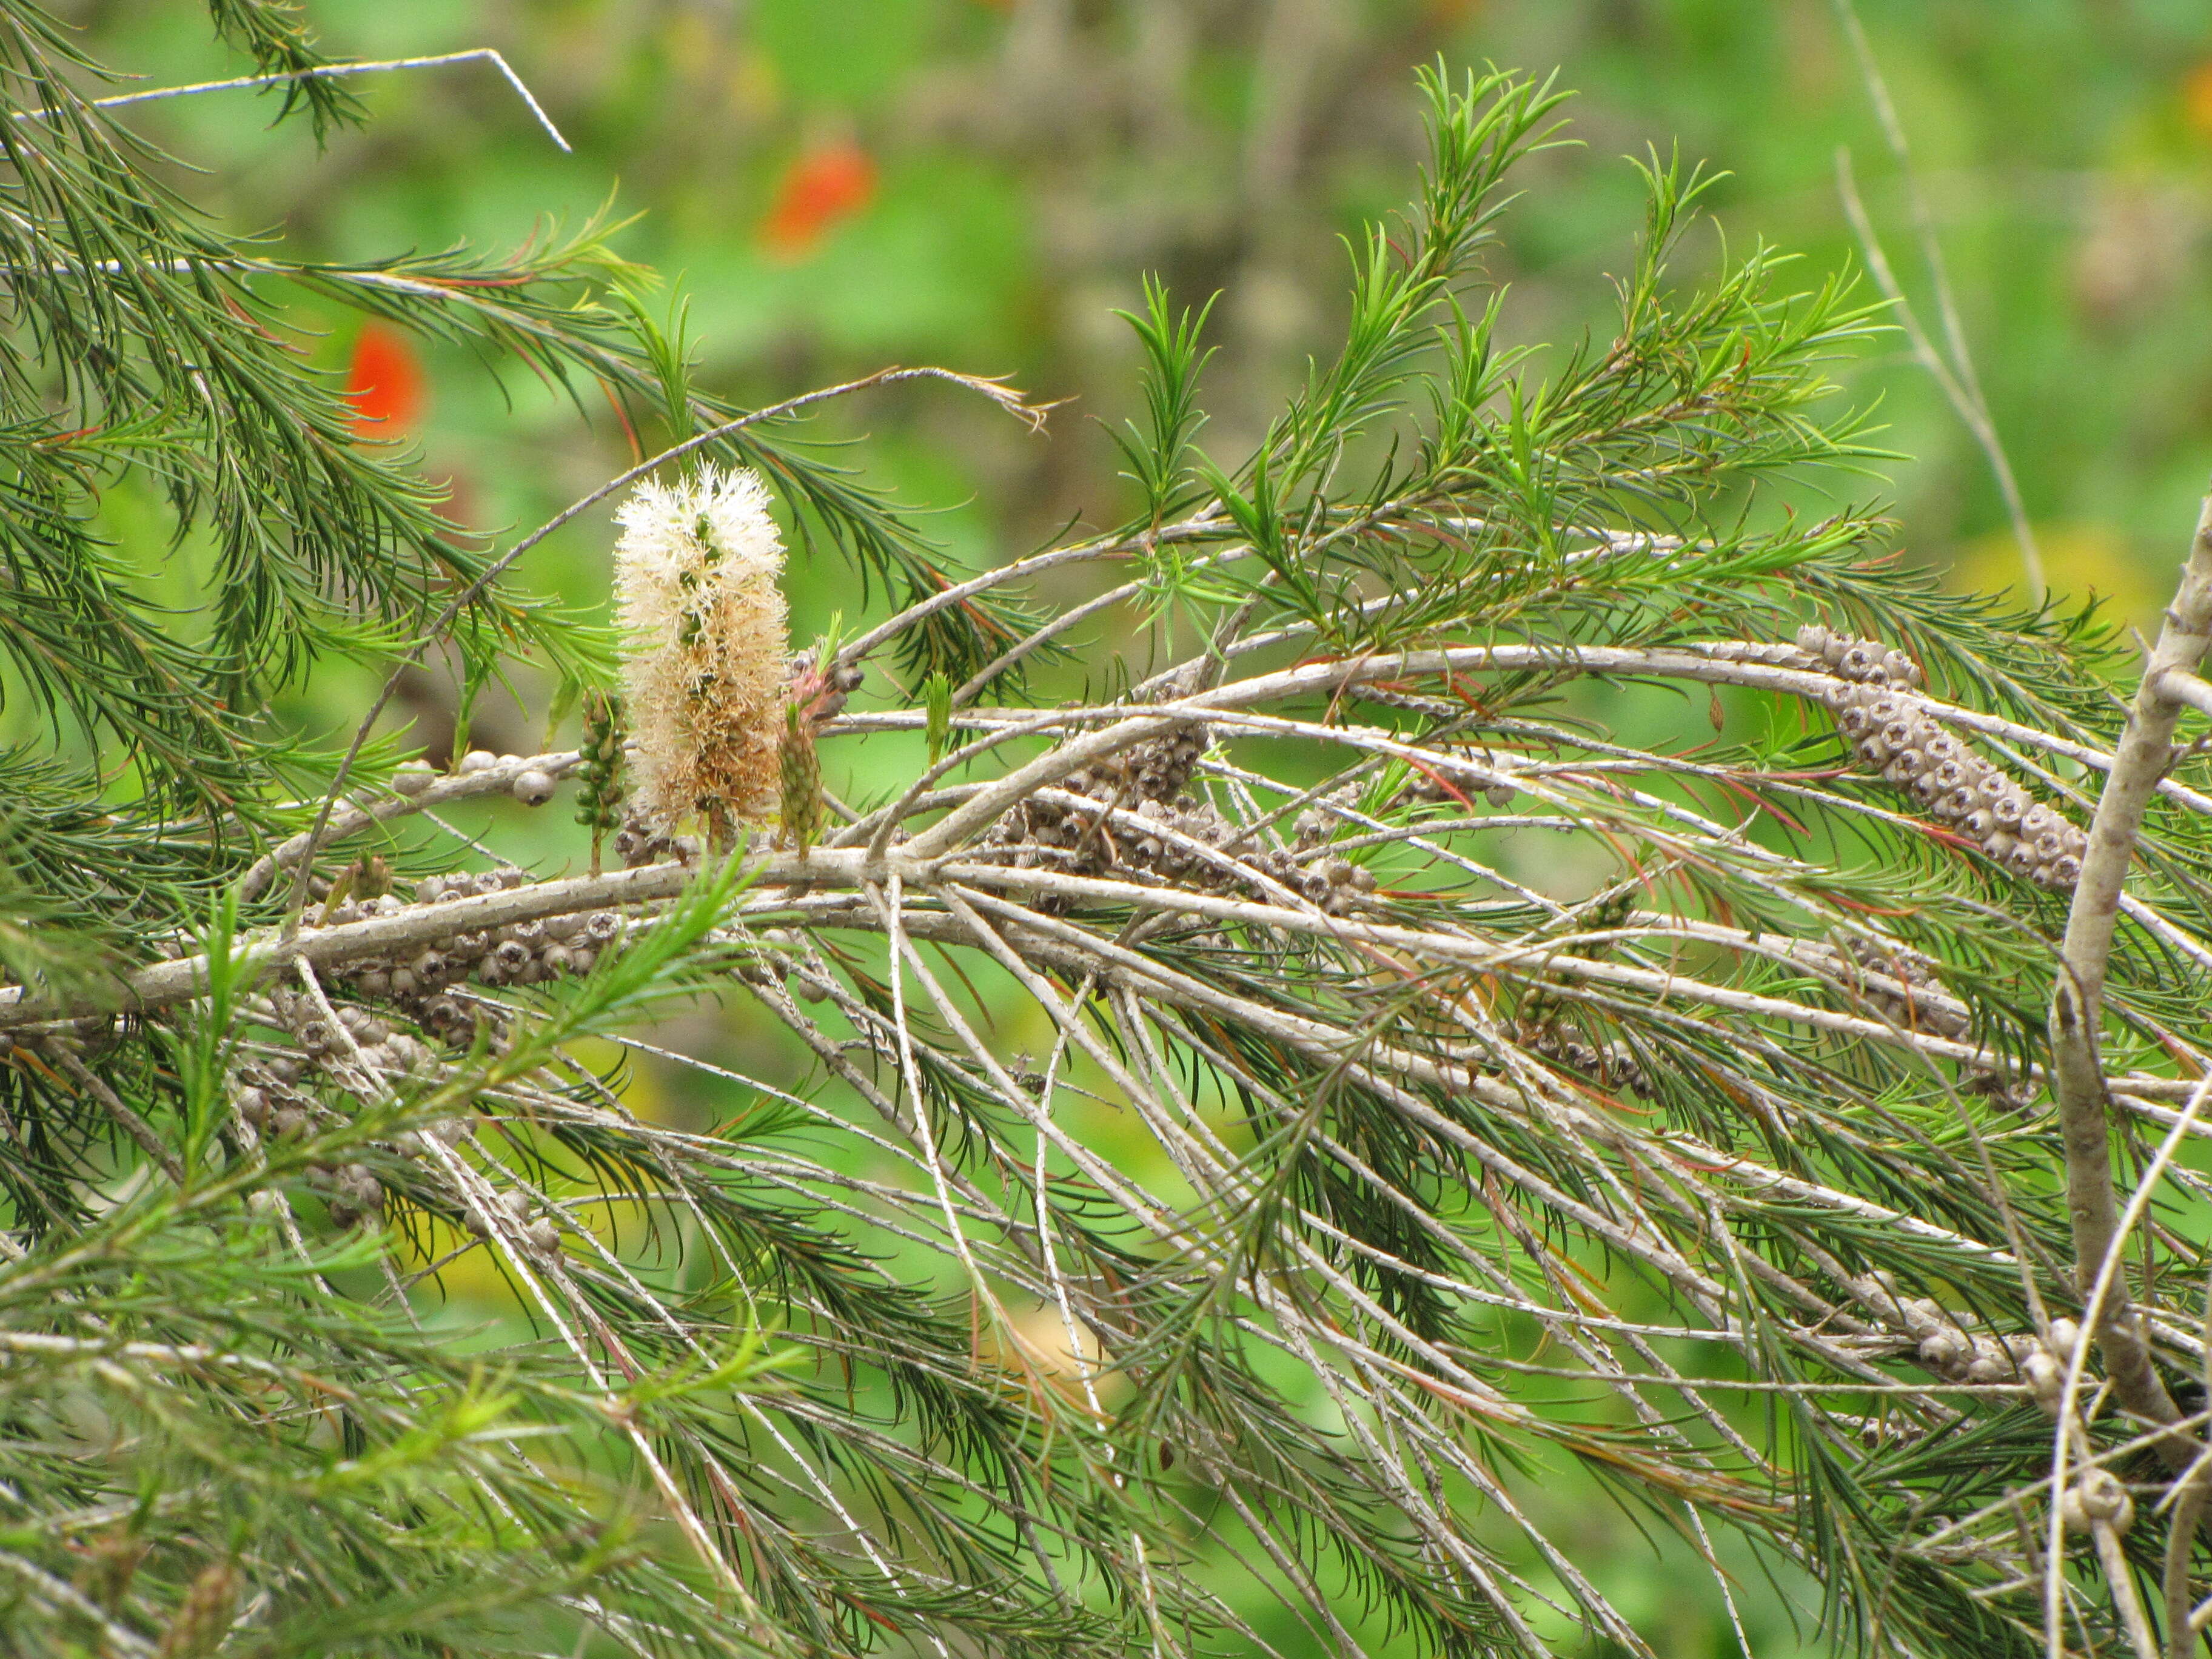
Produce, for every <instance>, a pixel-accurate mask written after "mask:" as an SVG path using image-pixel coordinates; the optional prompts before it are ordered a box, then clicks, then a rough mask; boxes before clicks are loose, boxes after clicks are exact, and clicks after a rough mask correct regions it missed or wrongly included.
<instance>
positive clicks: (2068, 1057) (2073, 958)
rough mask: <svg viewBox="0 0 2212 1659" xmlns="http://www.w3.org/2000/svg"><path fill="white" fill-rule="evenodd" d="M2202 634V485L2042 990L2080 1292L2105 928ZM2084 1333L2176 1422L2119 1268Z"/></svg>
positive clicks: (2107, 1220) (2206, 537)
mask: <svg viewBox="0 0 2212 1659" xmlns="http://www.w3.org/2000/svg"><path fill="white" fill-rule="evenodd" d="M2208 635H2212V495H2208V496H2207V497H2206V498H2205V502H2204V507H2203V511H2202V512H2201V513H2199V515H2198V517H2197V533H2196V535H2195V537H2194V538H2193V539H2192V541H2191V546H2190V553H2189V561H2188V562H2187V564H2185V566H2184V567H2183V568H2182V577H2181V586H2180V588H2179V592H2176V594H2175V595H2174V599H2173V604H2172V606H2171V607H2170V608H2169V609H2168V610H2167V611H2166V621H2165V623H2164V625H2163V626H2162V627H2161V628H2160V630H2159V637H2158V643H2157V644H2156V646H2154V647H2153V648H2152V651H2151V655H2150V660H2149V662H2148V664H2147V665H2145V667H2144V669H2143V675H2142V684H2140V685H2139V686H2138V687H2137V688H2136V696H2135V702H2134V703H2133V704H2132V705H2131V706H2130V708H2129V710H2128V721H2127V726H2126V728H2125V730H2124V731H2123V732H2122V733H2121V735H2120V741H2119V744H2118V747H2117V749H2116V750H2114V753H2113V757H2112V769H2111V771H2110V773H2109V774H2108V775H2107V776H2106V781H2105V787H2104V790H2103V792H2102V793H2100V795H2099V797H2098V799H2097V811H2096V816H2095V817H2094V818H2093V820H2092V822H2091V823H2090V826H2089V843H2088V850H2087V853H2086V854H2084V856H2083V858H2082V862H2081V879H2080V882H2079V884H2077V885H2076V886H2075V890H2074V902H2073V907H2072V908H2071V909H2070V910H2069V912H2068V915H2067V919H2066V938H2065V943H2064V945H2063V949H2062V954H2061V960H2060V973H2059V977H2058V983H2057V988H2056V991H2055V992H2054V994H2053V996H2052V999H2051V1066H2052V1072H2053V1075H2054V1081H2055V1084H2056V1090H2055V1092H2056V1094H2057V1101H2058V1117H2059V1129H2060V1133H2061V1136H2062V1138H2063V1143H2064V1146H2065V1158H2066V1207H2067V1214H2068V1218H2069V1222H2070V1223H2071V1225H2072V1229H2073V1234H2074V1249H2075V1258H2074V1274H2075V1283H2076V1285H2077V1287H2078V1288H2080V1289H2081V1291H2082V1292H2083V1293H2084V1294H2087V1291H2088V1288H2089V1286H2091V1285H2093V1284H2094V1283H2095V1282H2096V1281H2097V1279H2098V1277H2099V1274H2100V1271H2101V1270H2102V1269H2103V1267H2104V1265H2105V1262H2106V1258H2107V1256H2109V1255H2111V1253H2112V1251H2113V1250H2115V1249H2118V1248H2119V1246H2120V1243H2121V1240H2120V1235H2119V1206H2118V1197H2117V1194H2116V1193H2115V1191H2114V1187H2113V1182H2112V1145H2111V1135H2110V1130H2109V1127H2108V1124H2107V1121H2106V1118H2107V1098H2106V1097H2107V1092H2108V1090H2107V1085H2106V1078H2105V1069H2104V1060H2103V1055H2102V1036H2101V1027H2102V1024H2103V1021H2104V1014H2105V985H2106V973H2107V970H2108V969H2109V967H2110V964H2111V961H2112V939H2113V934H2114V932H2115V930H2116V929H2117V927H2118V923H2119V916H2120V908H2121V898H2122V896H2123V893H2124V890H2125V887H2126V884H2127V878H2128V872H2129V870H2130V866H2132V865H2133V864H2134V862H2135V854H2136V844H2137V842H2138V841H2139V840H2140V838H2141V836H2142V825H2143V815H2144V813H2145V811H2147V810H2148V807H2149V805H2150V801H2151V798H2152V796H2153V795H2154V793H2156V792H2157V790H2158V787H2159V786H2160V783H2161V782H2162V781H2164V780H2165V778H2166V773H2167V771H2168V770H2169V769H2171V768H2172V764H2173V759H2174V749H2173V738H2174V732H2175V730H2176V728H2177V727H2178V726H2179V724H2180V720H2181V714H2182V710H2183V708H2185V706H2187V705H2186V703H2185V700H2184V699H2183V698H2182V697H2181V696H2177V695H2176V689H2177V687H2179V686H2180V685H2182V684H2185V683H2186V682H2187V681H2188V680H2189V679H2190V678H2191V677H2193V675H2194V673H2195V671H2196V668H2197V665H2198V664H2199V663H2200V662H2202V661H2203V658H2204V651H2205V646H2206V642H2207V638H2208ZM2096 1335H2097V1340H2098V1342H2099V1345H2100V1347H2101V1349H2102V1350H2103V1352H2104V1356H2105V1363H2106V1369H2107V1371H2108V1372H2109V1374H2110V1376H2111V1377H2112V1386H2113V1389H2114V1392H2115V1394H2116V1395H2117V1396H2118V1401H2119V1403H2120V1404H2121V1405H2122V1406H2123V1407H2124V1408H2125V1409H2126V1410H2128V1411H2129V1412H2130V1413H2133V1414H2134V1415H2135V1416H2136V1417H2137V1418H2139V1419H2142V1420H2143V1421H2145V1422H2148V1423H2152V1424H2172V1423H2174V1422H2177V1421H2178V1420H2179V1418H2180V1416H2181V1413H2180V1411H2179V1408H2178V1407H2176V1406H2175V1405H2174V1402H2173V1399H2172V1395H2169V1394H2168V1393H2167V1392H2166V1385H2165V1383H2162V1382H2161V1381H2160V1378H2159V1376H2158V1373H2157V1371H2156V1370H2155V1369H2154V1367H2153V1366H2152V1364H2151V1358H2150V1347H2149V1344H2148V1341H2147V1340H2146V1339H2145V1337H2144V1334H2143V1332H2142V1327H2141V1324H2140V1322H2139V1321H2138V1318H2137V1316H2136V1311H2135V1309H2134V1307H2133V1305H2132V1303H2131V1301H2130V1297H2129V1296H2128V1294H2127V1291H2126V1287H2125V1285H2124V1278H2123V1276H2122V1275H2120V1274H2117V1273H2116V1274H2114V1275H2112V1288H2111V1290H2110V1291H2109V1292H2108V1293H2107V1295H2106V1298H2105V1301H2104V1304H2103V1309H2102V1316H2101V1317H2100V1319H2099V1321H2098V1324H2097V1329H2096ZM2159 1449H2160V1455H2161V1456H2162V1457H2163V1458H2164V1459H2165V1460H2166V1462H2167V1463H2168V1464H2169V1465H2170V1466H2171V1467H2172V1468H2177V1469H2180V1468H2187V1467H2189V1465H2190V1464H2191V1462H2193V1461H2194V1459H2195V1456H2196V1454H2197V1447H2196V1443H2195V1440H2194V1437H2191V1436H2187V1435H2183V1434H2173V1435H2169V1436H2166V1437H2163V1438H2161V1439H2160V1442H2159Z"/></svg>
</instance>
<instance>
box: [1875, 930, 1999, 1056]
mask: <svg viewBox="0 0 2212 1659" xmlns="http://www.w3.org/2000/svg"><path fill="white" fill-rule="evenodd" d="M1869 975H1881V978H1882V979H1883V980H1886V981H1890V983H1889V984H1882V983H1879V982H1876V981H1874V980H1872V979H1870V978H1869ZM1844 976H1845V979H1846V980H1847V981H1848V982H1850V986H1851V988H1852V990H1853V991H1855V992H1856V993H1857V994H1858V996H1859V997H1860V998H1861V1000H1863V1001H1864V1002H1865V1003H1866V1005H1867V1006H1869V1008H1871V1009H1873V1010H1874V1011H1875V1012H1876V1013H1878V1014H1880V1015H1881V1016H1882V1018H1885V1019H1887V1020H1889V1021H1890V1022H1891V1023H1892V1024H1896V1025H1899V1026H1902V1027H1904V1028H1905V1029H1906V1030H1914V1031H1929V1032H1933V1033H1934V1034H1935V1035H1936V1036H1943V1037H1954V1038H1957V1037H1963V1036H1966V1034H1967V1032H1968V1031H1969V1030H1972V1027H1973V1023H1974V1022H1973V1018H1972V1015H1971V1014H1970V1013H1969V1012H1967V1010H1966V1006H1965V1005H1964V1004H1963V1003H1960V1002H1958V1001H1956V1000H1954V999H1953V998H1951V997H1950V996H1948V994H1944V989H1943V984H1942V981H1941V980H1939V979H1938V978H1937V977H1936V975H1935V973H1934V972H1933V970H1932V969H1931V967H1930V965H1929V964H1928V963H1923V962H1919V961H1916V960H1915V959H1913V958H1912V957H1909V956H1906V955H1905V954H1904V953H1903V952H1902V951H1885V950H1883V949H1882V948H1881V946H1879V945H1874V944H1871V943H1869V942H1868V941H1867V940H1865V939H1850V940H1849V941H1847V942H1846V944H1845V945H1844Z"/></svg>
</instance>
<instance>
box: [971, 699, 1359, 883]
mask: <svg viewBox="0 0 2212 1659" xmlns="http://www.w3.org/2000/svg"><path fill="white" fill-rule="evenodd" d="M1206 744H1207V738H1206V732H1205V730H1204V728H1203V727H1197V726H1193V727H1187V728H1185V729H1183V730H1181V731H1177V732H1170V733H1169V734H1167V735H1166V736H1164V737H1160V738H1152V739H1151V740H1150V741H1148V742H1145V743H1140V744H1133V745H1131V746H1130V747H1129V748H1128V749H1127V750H1124V751H1123V752H1122V753H1121V754H1119V755H1116V756H1113V757H1109V758H1108V759H1105V760H1103V761H1099V762H1097V763H1093V764H1092V765H1091V766H1089V767H1086V768H1084V769H1080V770H1078V771H1074V772H1071V773H1069V774H1068V775H1066V777H1064V778H1062V779H1061V780H1060V782H1059V784H1058V785H1057V786H1056V789H1057V791H1058V793H1060V794H1061V795H1074V796H1080V797H1082V798H1083V799H1085V800H1086V801H1090V802H1095V803H1096V806H1095V807H1085V806H1076V805H1066V804H1064V803H1063V802H1061V801H1059V800H1053V799H1044V798H1042V797H1040V796H1032V797H1030V799H1027V800H1025V801H1024V802H1022V804H1021V805H1018V806H1017V807H1015V808H1014V809H1013V810H1012V811H1011V812H1009V813H1007V814H1006V817H1003V818H1001V819H1000V820H999V822H998V823H997V824H996V825H994V827H993V829H992V830H991V832H990V834H989V835H988V836H986V837H985V845H986V846H987V848H990V849H992V850H993V851H994V852H996V853H998V854H1001V855H1004V856H1006V857H1007V858H1008V860H1009V861H1010V862H1012V864H1013V865H1014V866H1015V867H1017V868H1018V869H1033V868H1036V867H1039V866H1043V867H1048V868H1052V869H1057V870H1061V871H1065V872H1067V873H1068V874H1070V875H1079V876H1115V877H1124V878H1127V877H1132V876H1134V877H1138V878H1153V879H1157V880H1158V881H1161V882H1164V883H1170V884H1176V885H1180V886H1182V887H1186V888H1192V889H1196V890H1200V891H1206V892H1222V891H1226V890H1231V889H1240V888H1241V889H1246V890H1250V891H1252V892H1254V893H1256V894H1258V895H1260V896H1262V897H1269V898H1272V897H1279V895H1277V894H1273V893H1272V892H1270V891H1269V890H1268V887H1267V884H1268V883H1270V882H1272V883H1273V884H1275V885H1277V886H1279V887H1282V888H1285V889H1288V890H1290V891H1291V892H1292V893H1294V894H1297V896H1300V897H1302V898H1304V899H1305V900H1306V901H1307V902H1310V903H1311V904H1313V905H1315V906H1316V907H1318V908H1320V909H1321V910H1322V911H1323V912H1324V913H1326V914H1328V915H1333V916H1340V915H1350V914H1351V913H1352V911H1354V910H1356V909H1358V908H1362V907H1363V906H1364V903H1365V902H1367V899H1368V896H1369V895H1370V894H1372V893H1373V892H1374V890H1375V887H1376V881H1375V877H1374V874H1373V872H1370V871H1369V870H1367V869H1366V868H1364V866H1360V865H1358V864H1355V863H1353V862H1352V860H1349V859H1344V858H1316V857H1312V856H1306V857H1301V856H1300V855H1299V852H1297V851H1293V850H1291V848H1283V847H1278V846H1273V845H1269V844H1266V843H1264V842H1261V839H1260V838H1259V837H1258V836H1251V835H1248V834H1247V832H1246V831H1245V830H1243V829H1240V828H1239V827H1238V826H1237V825H1236V824H1233V823H1231V822H1230V821H1229V820H1228V819H1227V818H1225V817H1222V815H1221V814H1220V812H1219V811H1217V810H1216V809H1215V808H1214V807H1213V805H1212V804H1211V803H1209V802H1206V801H1204V800H1200V799H1198V798H1196V797H1195V796H1193V795H1189V794H1187V793H1184V789H1185V787H1186V786H1187V785H1188V783H1189V782H1190V780H1191V776H1192V774H1193V773H1194V772H1195V771H1196V770H1197V768H1198V761H1199V757H1200V756H1201V755H1203V754H1204V753H1205V752H1206ZM1116 808H1119V809H1120V810H1121V811H1124V812H1127V813H1129V814H1131V815H1132V816H1133V817H1136V818H1137V819H1139V822H1140V823H1142V824H1143V825H1144V826H1145V827H1144V828H1141V829H1135V828H1132V827H1131V826H1130V825H1128V824H1127V823H1115V822H1113V821H1112V820H1111V818H1110V816H1109V815H1110V813H1111V812H1112V811H1113V810H1114V809H1116ZM1299 845H1300V848H1301V849H1303V850H1304V852H1305V853H1307V854H1312V853H1314V852H1316V851H1317V850H1318V845H1319V842H1317V841H1310V840H1309V839H1307V838H1305V837H1303V836H1302V837H1301V840H1300V843H1299ZM1205 848H1212V849H1213V850H1215V851H1217V852H1220V853H1223V854H1226V857H1225V859H1210V858H1208V857H1206V853H1205V851H1203V850H1201V849H1205ZM1230 860H1233V861H1234V866H1241V868H1238V867H1232V865H1231V862H1230ZM1047 902H1048V903H1050V902H1051V901H1047Z"/></svg>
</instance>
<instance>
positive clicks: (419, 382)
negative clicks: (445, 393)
mask: <svg viewBox="0 0 2212 1659" xmlns="http://www.w3.org/2000/svg"><path fill="white" fill-rule="evenodd" d="M429 394H430V380H429V376H428V375H427V374H424V373H423V372H422V358H421V357H419V356H416V351H415V343H414V342H413V341H411V340H410V339H409V338H408V337H406V336H405V335H404V334H402V333H401V332H400V331H398V329H396V328H393V327H392V326H391V325H389V324H386V323H380V322H374V321H371V322H368V323H365V324H363V325H362V331H361V332H360V334H359V335H358V336H356V337H355V340H354V343H353V357H352V359H351V361H350V362H349V363H348V364H347V366H346V392H345V395H346V401H347V402H348V403H349V404H352V405H353V425H354V430H355V431H356V432H359V433H362V435H365V436H370V437H381V438H394V437H397V436H398V435H400V434H401V433H402V432H404V431H405V430H406V429H407V428H409V427H411V426H413V425H414V424H415V422H416V421H418V420H420V419H421V418H422V409H423V405H424V404H427V403H428V401H429Z"/></svg>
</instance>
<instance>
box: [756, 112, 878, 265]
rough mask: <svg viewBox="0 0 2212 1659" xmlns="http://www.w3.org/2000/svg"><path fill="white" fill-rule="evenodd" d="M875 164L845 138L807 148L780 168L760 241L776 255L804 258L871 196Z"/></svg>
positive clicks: (864, 204) (778, 256)
mask: <svg viewBox="0 0 2212 1659" xmlns="http://www.w3.org/2000/svg"><path fill="white" fill-rule="evenodd" d="M875 195H876V164H875V161H874V160H873V159H872V157H870V155H868V153H867V151H866V150H864V149H861V148H860V146H859V145H858V144H855V143H851V142H850V141H841V142H839V143H832V144H824V145H823V146H821V147H820V148H818V149H811V150H809V151H807V152H806V153H805V155H801V156H799V158H798V159H797V160H796V161H793V162H792V164H791V165H790V166H789V167H787V168H786V169H784V174H783V180H782V182H781V184H779V185H777V186H776V191H775V205H774V206H772V207H771V208H769V213H768V217H767V218H765V219H763V221H761V228H760V244H761V246H762V248H763V249H764V250H765V251H766V252H768V253H769V254H770V255H771V256H772V257H774V258H779V259H803V258H805V257H806V256H807V255H808V254H810V253H811V252H814V250H815V249H816V248H817V247H819V246H821V245H822V240H823V238H824V237H825V236H827V235H828V234H829V233H830V232H831V231H832V230H835V229H836V228H837V227H838V226H839V225H841V224H842V223H844V222H845V221H846V220H848V219H849V218H851V217H853V216H854V215H855V214H857V213H859V212H860V211H861V210H863V209H865V208H866V206H867V205H868V204H869V203H870V202H872V201H873V200H874V199H875Z"/></svg>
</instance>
